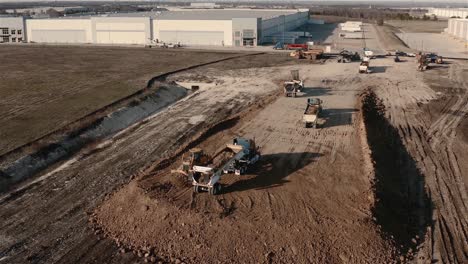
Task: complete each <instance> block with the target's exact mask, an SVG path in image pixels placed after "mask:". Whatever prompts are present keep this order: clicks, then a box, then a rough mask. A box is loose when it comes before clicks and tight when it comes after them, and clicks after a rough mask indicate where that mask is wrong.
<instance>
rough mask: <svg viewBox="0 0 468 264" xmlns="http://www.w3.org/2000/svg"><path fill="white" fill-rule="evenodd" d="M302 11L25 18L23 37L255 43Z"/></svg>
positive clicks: (301, 18)
mask: <svg viewBox="0 0 468 264" xmlns="http://www.w3.org/2000/svg"><path fill="white" fill-rule="evenodd" d="M307 20H308V12H307V10H256V9H229V10H226V9H224V10H190V11H170V12H162V13H130V14H112V15H109V16H96V17H71V18H56V19H28V20H26V29H27V36H28V40H29V41H31V42H40V43H96V44H149V43H151V42H152V41H160V42H167V43H181V44H185V45H219V46H221V45H223V46H256V45H257V44H261V43H262V42H263V39H264V37H267V36H270V35H275V34H278V33H279V32H282V31H288V30H292V29H295V28H297V27H299V26H301V25H303V24H305V23H307Z"/></svg>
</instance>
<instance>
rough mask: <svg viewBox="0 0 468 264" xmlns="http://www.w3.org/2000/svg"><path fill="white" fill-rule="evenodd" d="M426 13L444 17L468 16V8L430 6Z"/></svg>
mask: <svg viewBox="0 0 468 264" xmlns="http://www.w3.org/2000/svg"><path fill="white" fill-rule="evenodd" d="M426 15H428V16H433V15H434V16H437V17H443V18H451V17H453V18H467V17H468V8H429V9H428V12H427V13H426Z"/></svg>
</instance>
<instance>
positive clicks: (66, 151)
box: [0, 83, 188, 192]
mask: <svg viewBox="0 0 468 264" xmlns="http://www.w3.org/2000/svg"><path fill="white" fill-rule="evenodd" d="M187 93H188V91H187V89H186V88H184V87H181V86H178V85H176V84H173V83H161V84H160V85H159V87H158V89H157V90H156V91H155V92H154V93H151V94H149V95H145V96H143V97H137V98H135V99H134V100H133V101H130V102H129V103H128V105H127V106H125V107H122V108H120V109H117V110H115V111H114V112H112V113H110V114H108V115H107V116H105V117H102V118H99V119H97V120H95V121H94V122H92V123H91V124H88V125H87V126H85V127H82V128H80V129H78V130H73V131H71V132H69V133H68V134H67V135H66V136H65V137H63V138H62V139H61V140H59V141H57V142H53V143H51V144H48V145H45V146H43V147H42V148H40V149H39V150H37V151H35V152H33V153H31V154H28V155H25V156H22V157H20V158H18V159H16V160H14V161H13V162H11V163H8V164H6V165H4V166H2V168H1V169H0V192H1V191H4V190H7V189H8V188H9V187H10V186H11V185H12V184H14V183H17V182H19V181H21V180H24V179H27V178H29V177H31V176H32V175H35V174H36V173H38V172H41V171H43V170H44V169H46V168H48V167H49V166H51V165H53V164H56V163H57V162H59V161H62V160H65V159H67V158H70V157H71V156H72V155H74V154H76V153H77V152H78V151H80V150H81V149H83V148H84V147H85V146H88V145H90V144H96V143H99V142H100V141H102V140H104V139H106V138H109V137H111V136H113V135H115V134H117V133H118V132H120V131H122V130H124V129H125V128H127V127H129V126H131V125H133V124H135V123H137V122H139V121H142V120H143V119H145V118H147V117H149V116H151V115H154V114H156V113H158V112H159V111H161V110H163V109H164V108H166V107H167V106H169V105H170V104H173V103H174V102H176V101H178V100H180V99H181V98H183V97H185V96H186V95H187Z"/></svg>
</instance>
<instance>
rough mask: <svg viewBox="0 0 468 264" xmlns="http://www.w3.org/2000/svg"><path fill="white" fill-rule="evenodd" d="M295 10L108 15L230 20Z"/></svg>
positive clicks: (270, 16)
mask: <svg viewBox="0 0 468 264" xmlns="http://www.w3.org/2000/svg"><path fill="white" fill-rule="evenodd" d="M297 12H298V11H297V10H292V9H289V10H279V9H277V10H275V9H221V10H220V9H218V10H212V9H210V10H187V11H163V12H138V13H116V14H110V15H109V16H113V17H115V16H117V17H152V18H157V19H162V20H231V19H233V18H262V19H270V18H274V17H278V16H281V15H290V14H294V13H297Z"/></svg>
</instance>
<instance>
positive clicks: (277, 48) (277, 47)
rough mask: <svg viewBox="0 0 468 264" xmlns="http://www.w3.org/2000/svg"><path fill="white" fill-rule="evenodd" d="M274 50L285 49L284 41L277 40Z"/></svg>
mask: <svg viewBox="0 0 468 264" xmlns="http://www.w3.org/2000/svg"><path fill="white" fill-rule="evenodd" d="M273 49H274V50H283V49H284V44H283V42H276V44H275V46H273Z"/></svg>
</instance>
